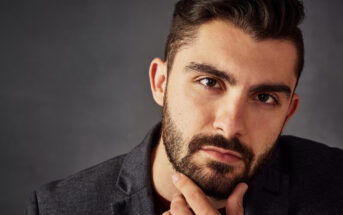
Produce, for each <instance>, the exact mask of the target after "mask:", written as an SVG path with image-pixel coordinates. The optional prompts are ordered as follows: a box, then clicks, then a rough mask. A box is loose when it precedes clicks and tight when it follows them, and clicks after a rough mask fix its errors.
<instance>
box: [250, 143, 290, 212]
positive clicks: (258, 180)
mask: <svg viewBox="0 0 343 215" xmlns="http://www.w3.org/2000/svg"><path fill="white" fill-rule="evenodd" d="M283 162H284V161H283V159H282V154H281V151H280V148H279V144H278V146H277V147H276V149H275V150H274V152H273V155H272V158H271V159H270V161H269V162H268V163H267V165H266V166H265V168H264V169H263V170H262V171H261V173H260V174H258V175H257V176H256V177H255V178H254V179H253V180H252V181H251V183H249V189H248V191H247V193H246V195H245V197H244V206H245V207H244V208H245V214H246V215H259V214H261V215H262V214H263V215H269V214H270V215H286V214H288V201H289V198H288V192H289V175H288V174H286V173H285V171H284V170H283V169H282V167H284V166H285V164H284V163H283Z"/></svg>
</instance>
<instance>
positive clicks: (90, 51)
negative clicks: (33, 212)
mask: <svg viewBox="0 0 343 215" xmlns="http://www.w3.org/2000/svg"><path fill="white" fill-rule="evenodd" d="M174 2H175V1H166V0H165V1H161V0H144V1H142V0H134V1H128V0H126V1H125V0H120V1H117V0H116V1H115V0H112V1H110V0H82V1H81V0H50V1H47V0H30V1H15V0H11V1H10V0H8V1H6V0H2V1H1V3H0V62H1V63H0V99H1V103H0V128H1V130H0V143H1V145H0V153H1V154H0V167H1V178H0V213H1V214H22V213H23V210H24V201H25V199H26V198H27V195H28V193H29V192H30V191H32V190H33V189H34V188H35V187H37V186H38V185H40V184H42V183H45V182H47V181H50V180H53V179H57V178H62V177H65V176H67V175H70V174H72V173H74V172H76V171H77V170H80V169H82V168H86V167H88V166H91V165H93V164H96V163H98V162H100V161H103V160H106V159H108V158H110V157H113V156H115V155H118V154H121V153H124V152H127V151H128V150H129V149H131V148H132V147H134V146H135V145H136V144H138V143H139V141H140V140H141V139H142V138H143V137H144V135H145V133H146V132H147V131H148V130H149V129H150V127H151V126H152V125H154V124H155V123H156V122H157V121H158V120H159V119H160V108H159V107H158V106H157V105H156V104H154V102H153V99H152V97H151V93H150V87H149V80H148V68H149V64H150V61H151V59H152V58H153V57H155V56H162V53H163V48H164V41H165V38H166V35H167V31H168V25H169V23H170V17H171V14H172V9H173V4H174ZM305 7H306V12H307V18H306V20H305V22H304V24H303V25H302V29H303V30H304V36H305V45H306V65H305V71H304V73H303V76H302V78H301V81H300V85H299V88H298V93H299V94H300V96H301V106H300V109H299V111H298V113H297V114H296V116H295V118H293V119H292V120H291V122H290V124H289V126H288V129H287V131H286V132H287V133H291V134H295V135H299V136H303V137H308V138H311V139H314V140H317V141H322V142H325V143H326V144H328V145H331V146H336V147H340V148H343V143H342V142H341V139H342V138H343V130H342V126H341V122H342V121H343V115H342V109H343V102H342V99H343V96H342V92H343V84H342V79H343V71H342V67H343V61H342V56H343V53H342V52H343V44H342V38H343V29H342V23H341V21H342V20H343V13H342V11H343V3H342V1H340V0H330V1H322V0H305Z"/></svg>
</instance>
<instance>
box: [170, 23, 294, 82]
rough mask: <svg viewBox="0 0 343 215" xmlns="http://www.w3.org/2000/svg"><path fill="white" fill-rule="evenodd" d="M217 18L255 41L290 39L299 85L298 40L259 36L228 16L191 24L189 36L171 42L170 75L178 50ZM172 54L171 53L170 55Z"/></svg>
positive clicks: (189, 43) (188, 43)
mask: <svg viewBox="0 0 343 215" xmlns="http://www.w3.org/2000/svg"><path fill="white" fill-rule="evenodd" d="M215 20H220V21H224V22H226V23H230V24H232V25H233V26H235V27H236V28H238V29H240V30H242V31H243V32H244V33H245V34H247V35H249V36H250V38H252V39H253V40H255V41H257V42H258V41H264V40H278V41H288V42H290V43H291V44H292V45H293V46H294V48H295V50H296V61H295V64H294V75H295V77H296V79H297V80H296V84H295V88H296V87H297V85H298V81H299V75H300V74H299V73H300V71H298V70H299V68H298V67H299V63H300V62H299V61H300V53H299V51H300V50H299V48H298V47H297V45H296V42H295V41H294V40H293V39H292V38H290V37H289V36H280V37H258V36H256V35H254V34H253V33H251V32H250V31H249V30H248V29H244V28H243V27H240V26H238V25H237V24H235V23H234V22H232V21H231V20H230V19H229V18H226V17H217V18H213V19H209V20H207V21H205V22H203V23H201V24H195V25H190V26H189V30H188V31H187V34H188V35H187V36H184V37H183V38H182V39H181V40H177V41H176V42H175V41H174V42H173V43H171V44H169V45H170V46H175V44H176V47H173V48H170V49H169V52H168V53H167V55H166V59H165V60H166V62H167V74H168V75H169V74H170V72H171V70H172V68H173V65H174V60H175V56H176V55H177V53H178V52H180V51H181V49H182V48H185V47H187V46H191V45H192V44H194V42H195V41H196V39H197V38H198V33H199V29H200V27H201V26H203V25H204V24H206V23H209V22H213V21H215ZM170 54H171V55H170Z"/></svg>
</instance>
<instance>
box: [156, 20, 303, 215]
mask: <svg viewBox="0 0 343 215" xmlns="http://www.w3.org/2000/svg"><path fill="white" fill-rule="evenodd" d="M295 63H296V49H295V46H294V45H293V44H292V43H291V42H289V41H286V40H273V39H267V40H262V41H256V40H254V39H253V38H251V37H250V36H249V35H247V34H246V33H244V32H243V31H241V30H240V29H238V28H236V27H235V26H233V25H232V24H231V23H229V22H227V21H223V20H213V21H210V22H207V23H205V24H203V25H201V26H200V27H199V29H198V32H197V37H196V39H195V40H194V41H193V42H192V43H191V44H189V45H187V46H184V47H181V49H180V50H179V51H178V52H177V54H176V56H175V59H174V63H173V67H172V70H171V71H170V72H169V76H168V73H167V66H166V65H167V64H166V62H163V61H162V60H160V59H157V58H156V59H154V60H153V61H152V63H151V66H150V83H151V89H152V93H153V97H154V99H155V101H156V102H157V103H158V104H159V105H160V106H163V105H165V104H168V114H169V117H170V118H171V119H172V121H173V123H174V125H175V128H176V129H177V131H178V133H179V135H180V140H181V142H182V144H180V145H179V147H180V149H179V153H178V156H179V158H183V157H184V156H186V155H187V153H188V144H189V142H190V141H191V140H192V138H193V137H194V136H196V135H212V136H213V135H221V136H222V137H224V138H225V139H228V140H229V139H232V138H238V139H239V141H240V142H241V143H242V144H244V145H245V146H246V147H247V148H249V149H251V151H252V152H253V154H254V159H253V160H252V161H251V167H252V168H256V167H257V165H258V159H259V158H261V156H262V155H264V154H265V153H266V152H267V151H269V150H271V149H272V148H273V147H274V146H275V142H276V140H277V138H278V137H279V135H280V133H281V132H282V130H283V128H284V126H285V124H286V123H287V121H288V120H289V119H290V118H291V117H292V116H293V114H294V113H295V112H296V109H297V107H298V104H299V97H298V95H297V94H294V92H293V91H294V88H295V84H296V75H295ZM209 68H210V69H209ZM214 70H215V71H217V72H213V71H214ZM218 71H219V72H218ZM285 89H288V90H289V92H286V91H287V90H286V91H285ZM165 100H166V101H165ZM163 132H168V131H167V130H165V131H162V133H163ZM162 135H163V134H162ZM151 159H152V176H153V184H154V187H155V189H156V191H157V192H158V193H159V194H160V195H161V196H163V197H164V198H165V199H167V200H170V201H172V208H171V210H172V211H175V213H171V214H187V212H186V211H187V208H188V207H187V204H188V205H189V206H190V207H191V208H192V210H193V211H194V212H195V213H196V214H201V213H197V211H199V212H201V211H204V210H205V208H206V210H205V211H207V210H208V211H214V212H216V210H215V208H219V207H223V206H225V207H226V208H227V210H228V209H230V210H231V208H239V207H237V206H235V205H242V203H241V201H242V200H241V199H242V198H243V197H242V196H243V195H244V193H245V191H246V190H245V189H246V184H244V183H239V184H237V186H236V187H235V189H234V190H233V192H232V193H231V194H230V196H229V197H228V200H222V201H217V200H213V199H211V198H207V197H206V195H205V194H204V193H203V192H202V191H201V189H200V188H199V187H198V186H197V185H196V184H195V183H193V182H192V180H191V179H189V178H188V177H186V176H183V175H182V176H181V177H179V178H181V179H182V180H181V181H182V186H178V182H177V183H175V184H174V183H173V182H172V175H174V174H175V170H174V169H173V166H172V165H171V163H170V162H169V160H168V157H167V154H166V151H165V146H164V143H163V139H162V138H161V139H160V141H159V144H158V145H157V147H156V148H155V149H154V150H153V156H152V158H151ZM192 160H193V162H194V163H196V164H202V163H206V162H209V161H213V160H215V161H218V160H216V158H213V157H209V156H208V154H207V153H206V152H204V151H202V150H200V151H198V152H197V153H195V154H193V156H192ZM227 164H228V165H230V164H231V163H230V162H229V163H227ZM232 166H234V167H235V168H234V171H233V172H230V173H228V174H226V175H225V177H227V178H228V179H230V178H233V177H235V176H236V175H238V174H241V173H242V172H244V170H245V168H246V165H245V164H244V162H234V163H232ZM203 171H205V172H208V173H209V174H211V171H213V170H211V169H210V168H204V170H203ZM177 181H180V180H177ZM184 181H187V182H184ZM180 183H181V182H180ZM192 189H195V190H197V192H191V193H193V195H189V194H188V191H189V190H192ZM199 190H200V191H201V192H200V191H199ZM237 190H238V191H237ZM244 190H245V191H244ZM198 191H199V192H198ZM243 191H244V192H243ZM175 194H180V195H179V196H178V195H176V197H174V195H175ZM230 199H234V200H235V201H232V200H230ZM198 200H199V201H198ZM229 200H230V201H229ZM237 201H238V202H237ZM185 202H187V204H185ZM191 202H193V203H191ZM196 202H199V204H197V203H196ZM205 202H207V203H205ZM232 202H234V203H232ZM176 203H177V204H176ZM200 203H201V204H200ZM175 205H176V206H177V207H176V206H175ZM199 207H200V208H199ZM204 207H205V208H204ZM177 208H178V209H177ZM176 211H177V212H176ZM232 211H234V212H230V214H243V213H241V212H242V210H236V209H232ZM236 211H238V212H236ZM166 213H167V214H168V213H169V212H166ZM208 214H216V213H212V212H211V213H208Z"/></svg>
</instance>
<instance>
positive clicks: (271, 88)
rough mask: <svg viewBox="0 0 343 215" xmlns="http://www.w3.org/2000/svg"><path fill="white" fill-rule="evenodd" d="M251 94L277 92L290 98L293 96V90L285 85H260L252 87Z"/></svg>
mask: <svg viewBox="0 0 343 215" xmlns="http://www.w3.org/2000/svg"><path fill="white" fill-rule="evenodd" d="M249 92H251V93H259V92H276V93H283V94H285V95H286V96H287V98H289V97H290V96H291V92H292V91H291V88H290V87H289V86H287V85H285V84H260V85H257V86H254V87H252V88H251V89H250V90H249Z"/></svg>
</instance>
